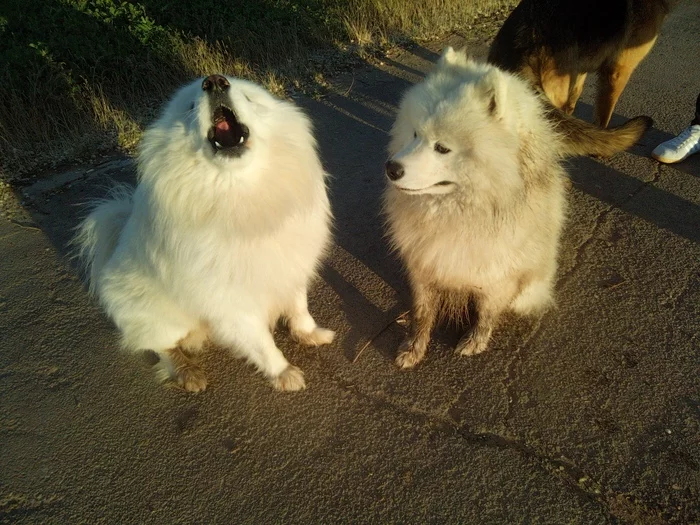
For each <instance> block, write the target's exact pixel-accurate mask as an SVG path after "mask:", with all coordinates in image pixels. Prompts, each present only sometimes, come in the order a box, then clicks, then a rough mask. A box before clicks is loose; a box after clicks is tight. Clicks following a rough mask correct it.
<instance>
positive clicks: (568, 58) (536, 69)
mask: <svg viewBox="0 0 700 525" xmlns="http://www.w3.org/2000/svg"><path fill="white" fill-rule="evenodd" d="M677 3H678V0H522V1H521V2H520V4H518V6H517V7H516V8H515V9H514V10H513V12H512V13H511V14H510V16H509V17H508V18H507V19H506V21H505V23H504V24H503V27H501V29H500V31H499V32H498V34H497V35H496V38H495V39H494V41H493V43H492V44H491V49H490V51H489V56H488V61H489V62H490V63H492V64H494V65H496V66H498V67H500V68H502V69H505V70H507V71H512V72H515V73H520V74H521V75H522V76H523V77H525V78H526V79H527V80H529V81H530V82H531V83H532V84H533V85H534V86H535V87H537V88H539V89H541V90H542V91H543V92H544V93H545V94H546V95H547V98H549V100H550V101H551V102H552V104H553V105H554V106H555V107H557V108H559V109H561V110H562V111H564V112H566V113H568V114H571V113H573V111H574V108H575V107H576V101H577V100H578V98H579V96H580V95H581V91H582V90H583V83H584V81H585V79H586V75H587V74H588V73H593V72H597V73H598V96H597V102H596V110H595V122H596V123H597V124H598V125H599V126H601V127H603V128H605V127H607V125H608V123H609V122H610V117H611V116H612V113H613V109H614V108H615V104H616V103H617V100H618V98H619V97H620V94H621V93H622V91H623V90H624V89H625V86H626V85H627V81H628V80H629V78H630V76H631V75H632V72H633V71H634V70H635V68H636V67H637V65H638V64H639V63H640V62H641V61H642V59H643V58H644V57H645V56H646V55H647V53H649V51H650V50H651V48H652V46H653V45H654V42H656V38H657V37H658V34H659V30H660V28H661V25H662V24H663V21H664V19H665V18H666V15H667V14H668V13H669V11H670V10H671V9H672V8H673V7H674V6H675V4H677Z"/></svg>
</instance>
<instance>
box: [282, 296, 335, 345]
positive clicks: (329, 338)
mask: <svg viewBox="0 0 700 525" xmlns="http://www.w3.org/2000/svg"><path fill="white" fill-rule="evenodd" d="M286 314H287V317H288V324H289V331H290V332H291V334H292V337H294V339H296V340H297V341H299V342H300V343H301V344H303V345H306V346H320V345H327V344H330V343H332V342H333V338H334V337H335V332H333V331H332V330H327V329H326V328H320V327H319V326H318V325H317V324H316V321H314V318H313V317H311V314H310V313H309V307H308V303H307V293H306V288H304V289H303V290H299V291H298V292H297V294H296V296H295V297H294V304H292V306H291V308H290V309H289V311H288V312H287V313H286Z"/></svg>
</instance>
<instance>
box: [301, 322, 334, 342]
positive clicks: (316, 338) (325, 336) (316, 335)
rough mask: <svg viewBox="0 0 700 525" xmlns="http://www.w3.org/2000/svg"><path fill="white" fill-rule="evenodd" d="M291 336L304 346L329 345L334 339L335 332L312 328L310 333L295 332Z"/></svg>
mask: <svg viewBox="0 0 700 525" xmlns="http://www.w3.org/2000/svg"><path fill="white" fill-rule="evenodd" d="M293 335H294V338H295V339H296V340H297V341H299V342H300V343H301V344H303V345H306V346H321V345H329V344H331V343H332V342H333V339H334V338H335V332H334V331H333V330H327V329H326V328H319V327H316V328H314V329H313V330H312V331H311V332H307V333H300V332H295V333H294V334H293Z"/></svg>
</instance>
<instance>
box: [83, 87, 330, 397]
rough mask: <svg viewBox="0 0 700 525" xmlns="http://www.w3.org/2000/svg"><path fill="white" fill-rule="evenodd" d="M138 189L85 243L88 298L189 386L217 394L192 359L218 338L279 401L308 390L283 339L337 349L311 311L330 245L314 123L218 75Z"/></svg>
mask: <svg viewBox="0 0 700 525" xmlns="http://www.w3.org/2000/svg"><path fill="white" fill-rule="evenodd" d="M138 176H139V182H138V186H137V187H136V189H135V190H132V189H125V188H120V189H118V190H116V191H115V192H114V193H113V195H112V196H111V197H110V198H109V199H107V200H104V201H102V202H100V203H98V204H97V206H96V207H95V208H94V210H93V211H92V213H91V214H90V215H89V216H88V217H87V218H86V219H85V221H84V222H83V223H82V224H81V225H80V227H79V231H78V234H77V236H76V239H75V242H76V244H77V245H78V248H79V250H80V255H81V258H82V259H83V262H84V263H85V265H86V267H87V271H88V276H89V284H90V290H91V292H93V293H94V294H96V295H97V297H98V298H99V301H100V303H101V304H102V306H103V307H104V308H105V310H106V311H107V314H108V315H109V316H110V317H111V318H112V319H113V320H114V322H115V323H116V325H117V327H118V328H119V330H120V331H121V335H122V341H123V345H124V347H126V348H128V349H130V350H142V349H150V350H153V351H155V352H157V353H158V355H159V356H160V359H161V363H162V366H163V370H164V371H165V372H167V374H168V376H169V377H171V378H173V379H174V380H175V381H177V383H178V384H180V385H181V386H182V387H183V388H184V389H186V390H188V391H193V392H197V391H200V390H203V389H204V388H205V387H206V378H205V376H204V373H203V371H202V369H201V368H200V367H199V365H198V364H197V362H196V360H195V359H193V356H192V353H193V352H197V351H198V350H200V349H201V348H202V346H203V344H204V342H205V341H206V340H207V339H208V338H211V339H212V340H213V341H214V342H215V343H218V344H221V345H224V346H226V347H229V348H231V349H232V350H233V351H234V352H235V353H236V354H238V355H240V356H243V357H245V358H247V359H248V361H250V362H251V363H253V364H254V365H255V366H256V367H257V368H258V370H260V371H261V372H262V373H263V374H264V375H265V376H266V377H267V378H269V380H270V381H271V382H272V384H273V385H274V386H275V388H277V389H279V390H300V389H303V388H304V387H305V381H304V376H303V373H302V371H301V370H299V368H297V367H295V366H292V365H290V364H289V363H288V362H287V360H286V359H285V357H284V355H282V352H281V351H280V350H279V348H277V346H276V344H275V341H274V340H273V336H272V330H273V329H274V326H275V324H276V323H277V321H278V319H279V318H280V317H284V318H286V320H287V322H288V325H289V328H290V330H291V333H292V335H293V336H294V337H295V338H296V339H297V340H298V341H300V342H301V343H303V344H306V345H313V346H315V345H322V344H328V343H331V342H332V341H333V336H334V333H333V332H332V331H330V330H326V329H323V328H319V327H318V326H317V325H316V323H315V321H314V319H313V318H312V317H311V315H310V314H309V311H308V309H307V286H308V285H309V282H310V280H311V278H312V277H314V275H315V274H316V271H317V268H318V266H319V262H320V260H321V258H322V256H323V254H324V251H325V249H326V247H327V245H328V243H329V241H330V222H331V212H330V206H329V202H328V197H327V194H326V186H325V177H326V174H325V172H324V170H323V168H322V166H321V163H320V161H319V158H318V154H317V151H316V141H315V140H314V137H313V134H312V128H311V123H310V121H309V119H308V118H307V117H306V116H305V115H304V114H303V113H302V111H300V110H299V109H298V108H297V107H296V106H295V105H294V104H292V103H290V102H286V101H283V100H279V99H276V98H275V97H273V96H272V95H271V94H269V93H268V92H267V91H265V90H264V89H263V88H262V87H260V86H258V85H256V84H253V83H251V82H248V81H244V80H240V79H235V78H231V77H226V76H222V75H211V76H209V77H207V78H204V79H198V80H196V81H194V82H192V83H191V84H189V85H187V86H185V87H183V88H182V89H180V90H179V91H178V92H177V93H176V94H175V96H174V97H173V99H172V100H171V101H170V102H169V103H168V104H167V106H166V107H165V109H164V111H163V113H162V114H161V116H160V118H159V119H158V120H157V121H156V122H155V123H154V124H153V125H152V126H151V127H150V128H149V129H148V130H147V131H146V133H145V135H144V138H143V142H142V145H141V148H140V152H139V157H138Z"/></svg>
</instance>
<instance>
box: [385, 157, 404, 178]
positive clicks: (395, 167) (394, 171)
mask: <svg viewBox="0 0 700 525" xmlns="http://www.w3.org/2000/svg"><path fill="white" fill-rule="evenodd" d="M386 176H387V177H389V178H390V179H391V180H399V179H400V178H401V177H403V166H402V165H401V164H399V163H398V162H396V161H394V160H388V161H387V163H386Z"/></svg>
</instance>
